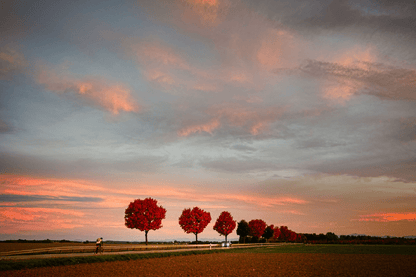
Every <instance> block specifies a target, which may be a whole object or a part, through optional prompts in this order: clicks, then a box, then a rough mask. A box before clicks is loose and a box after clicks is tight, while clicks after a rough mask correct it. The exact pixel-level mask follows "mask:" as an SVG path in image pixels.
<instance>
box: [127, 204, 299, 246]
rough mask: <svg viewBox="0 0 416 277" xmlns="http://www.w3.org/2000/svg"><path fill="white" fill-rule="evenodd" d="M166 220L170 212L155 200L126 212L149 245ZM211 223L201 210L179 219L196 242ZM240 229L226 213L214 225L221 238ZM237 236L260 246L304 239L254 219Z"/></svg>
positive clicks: (242, 223)
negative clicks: (151, 233)
mask: <svg viewBox="0 0 416 277" xmlns="http://www.w3.org/2000/svg"><path fill="white" fill-rule="evenodd" d="M165 217H166V209H165V208H163V207H162V206H158V204H157V201H156V200H155V199H152V198H146V199H144V200H141V199H136V200H134V201H133V202H131V203H130V204H129V206H128V207H127V209H126V211H125V216H124V220H125V225H126V226H127V227H128V228H131V229H139V230H140V231H144V232H145V239H146V244H147V243H148V241H147V234H148V233H149V231H150V230H157V229H159V228H161V227H162V219H165ZM210 222H211V214H210V213H209V212H206V211H204V210H202V209H200V208H198V207H194V208H193V209H184V210H183V211H182V214H181V216H180V217H179V225H180V226H181V228H182V229H183V230H184V231H185V233H187V234H190V233H192V234H194V235H195V241H196V242H198V234H200V233H202V232H203V231H204V229H205V227H207V225H208V224H209V223H210ZM235 227H236V221H235V220H234V219H233V217H232V216H231V214H230V213H229V212H227V211H223V212H222V213H221V214H220V216H219V217H218V219H217V221H216V222H215V225H214V230H215V231H217V232H218V233H219V234H220V235H223V236H225V241H226V242H227V236H228V235H229V234H231V233H232V232H233V231H234V229H235ZM237 235H239V236H240V241H244V242H245V241H246V239H248V240H249V241H250V242H258V241H259V239H260V237H263V238H265V239H266V240H270V239H274V240H284V241H301V239H302V238H301V236H300V235H299V234H296V233H295V232H293V231H291V230H289V229H288V228H287V227H286V226H281V227H280V228H279V227H274V225H269V226H267V225H266V223H265V222H264V221H263V220H261V219H254V220H251V221H250V222H248V223H247V222H246V221H245V220H242V221H240V222H239V223H238V228H237Z"/></svg>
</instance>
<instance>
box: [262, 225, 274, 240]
mask: <svg viewBox="0 0 416 277" xmlns="http://www.w3.org/2000/svg"><path fill="white" fill-rule="evenodd" d="M273 234H274V225H273V224H272V225H269V226H267V227H266V229H265V230H264V233H263V235H262V237H263V238H265V239H266V241H269V239H270V238H271V237H273Z"/></svg>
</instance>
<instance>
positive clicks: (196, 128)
mask: <svg viewBox="0 0 416 277" xmlns="http://www.w3.org/2000/svg"><path fill="white" fill-rule="evenodd" d="M219 126H220V121H219V119H218V118H214V119H212V120H211V121H210V122H208V123H205V124H200V125H192V126H188V127H185V128H183V129H181V130H179V131H178V136H180V137H187V136H189V135H190V134H193V133H202V132H206V133H209V134H211V135H212V131H213V130H215V129H218V128H219Z"/></svg>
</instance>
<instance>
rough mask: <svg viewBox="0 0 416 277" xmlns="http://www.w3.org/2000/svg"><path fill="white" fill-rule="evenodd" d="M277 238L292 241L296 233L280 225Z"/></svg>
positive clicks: (295, 237)
mask: <svg viewBox="0 0 416 277" xmlns="http://www.w3.org/2000/svg"><path fill="white" fill-rule="evenodd" d="M279 239H281V240H284V241H291V242H294V241H296V239H297V234H296V232H294V231H292V230H290V229H289V228H287V226H280V236H279Z"/></svg>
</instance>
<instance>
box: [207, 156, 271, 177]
mask: <svg viewBox="0 0 416 277" xmlns="http://www.w3.org/2000/svg"><path fill="white" fill-rule="evenodd" d="M200 165H201V166H203V167H205V168H207V169H210V170H216V171H223V172H233V173H249V172H255V171H269V170H276V169H278V167H277V166H276V165H275V164H274V163H269V162H266V161H264V160H259V159H256V158H253V159H252V158H242V159H238V158H223V159H220V160H212V159H211V160H207V161H201V162H200Z"/></svg>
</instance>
